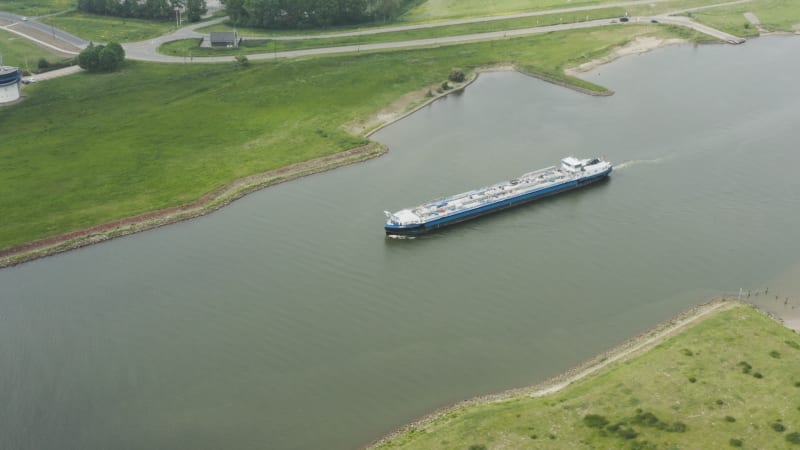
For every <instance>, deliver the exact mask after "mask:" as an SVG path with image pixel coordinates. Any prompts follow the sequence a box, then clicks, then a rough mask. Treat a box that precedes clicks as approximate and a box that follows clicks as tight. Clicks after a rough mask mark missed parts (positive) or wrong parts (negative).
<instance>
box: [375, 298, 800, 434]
mask: <svg viewBox="0 0 800 450" xmlns="http://www.w3.org/2000/svg"><path fill="white" fill-rule="evenodd" d="M798 392H800V337H798V335H797V333H795V332H793V331H791V330H789V329H787V328H785V327H783V326H782V325H780V324H778V323H776V322H774V321H773V320H771V319H769V318H767V317H765V316H764V315H763V314H761V313H760V312H758V311H756V310H754V309H752V308H750V307H747V306H739V307H736V308H733V309H728V310H724V311H721V312H719V313H715V314H714V315H712V316H711V317H709V318H707V319H706V320H704V321H702V322H701V323H699V324H697V325H694V326H692V327H691V328H690V329H688V330H686V331H684V332H682V333H680V334H678V335H676V336H674V337H671V338H669V339H667V340H666V341H665V342H663V343H661V344H659V345H657V346H656V347H655V348H654V349H652V350H650V351H648V352H647V353H644V354H642V355H640V356H636V357H633V358H632V359H629V360H627V361H625V362H623V363H616V364H612V365H611V366H609V367H607V368H605V369H603V370H602V371H600V372H599V373H597V374H595V375H591V376H590V377H588V378H586V379H584V380H582V381H579V382H576V383H574V384H573V385H570V386H569V387H567V388H565V389H563V390H562V391H559V392H557V393H554V394H550V395H548V396H543V397H538V398H530V397H528V396H520V397H518V398H515V399H512V400H509V401H504V402H499V403H492V404H483V405H477V406H470V407H466V408H462V409H458V410H454V411H451V412H449V413H448V414H445V415H444V416H442V417H440V418H438V419H436V420H435V421H432V422H430V423H428V424H426V425H421V426H418V427H417V428H415V429H413V430H411V431H409V432H407V433H405V434H403V435H400V436H398V437H396V438H395V439H393V440H392V441H391V442H388V443H386V444H384V445H383V446H382V447H381V448H404V449H416V448H419V449H467V448H476V449H477V448H486V449H491V448H520V449H521V448H543V449H544V448H546V449H561V448H563V449H575V448H614V449H628V448H630V449H655V448H731V447H739V446H741V447H744V448H798V447H800V400H798ZM794 441H796V443H795V442H794Z"/></svg>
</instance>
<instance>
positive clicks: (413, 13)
mask: <svg viewBox="0 0 800 450" xmlns="http://www.w3.org/2000/svg"><path fill="white" fill-rule="evenodd" d="M604 3H614V1H613V0H575V1H571V2H566V1H564V0H495V1H491V2H487V1H485V0H427V1H425V2H420V4H419V5H418V6H416V7H414V8H411V9H410V10H409V11H408V12H406V13H405V14H404V15H403V16H402V18H401V20H403V21H407V22H431V21H437V20H446V19H457V18H463V17H482V16H499V15H503V14H512V13H518V12H528V11H540V10H545V9H556V8H558V9H560V8H574V7H578V6H589V5H602V4H604Z"/></svg>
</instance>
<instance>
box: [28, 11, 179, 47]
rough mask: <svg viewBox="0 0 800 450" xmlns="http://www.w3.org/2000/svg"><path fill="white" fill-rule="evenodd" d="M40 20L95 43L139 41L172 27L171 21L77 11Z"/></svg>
mask: <svg viewBox="0 0 800 450" xmlns="http://www.w3.org/2000/svg"><path fill="white" fill-rule="evenodd" d="M41 22H43V23H46V24H48V25H52V26H54V27H56V28H60V29H62V30H64V31H67V32H69V33H72V34H74V35H75V36H80V37H82V38H83V39H86V40H87V41H93V42H95V43H98V42H105V43H108V42H135V41H142V40H145V39H150V38H154V37H158V36H161V35H162V34H164V33H166V32H168V31H170V30H174V29H175V22H174V21H167V22H159V21H155V20H142V19H131V18H124V17H112V16H100V15H96V14H86V13H82V12H78V11H73V12H69V13H66V14H59V15H57V16H51V17H46V18H43V19H41Z"/></svg>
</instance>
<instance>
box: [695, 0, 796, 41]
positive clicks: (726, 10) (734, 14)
mask: <svg viewBox="0 0 800 450" xmlns="http://www.w3.org/2000/svg"><path fill="white" fill-rule="evenodd" d="M746 12H752V13H754V14H755V15H756V16H757V17H758V19H759V21H760V22H761V28H762V29H764V30H766V31H784V32H798V31H800V2H797V1H796V0H752V1H751V2H747V3H742V4H738V5H732V6H722V7H719V8H712V9H705V10H702V11H695V12H692V13H691V17H692V19H694V20H696V21H698V22H700V23H703V24H706V25H709V26H711V27H714V28H717V29H720V30H722V31H725V32H727V33H731V34H734V35H736V36H743V37H750V36H758V34H759V31H758V27H757V26H756V25H753V24H751V23H750V22H749V21H748V20H747V19H746V18H745V17H744V13H746ZM687 15H688V14H687Z"/></svg>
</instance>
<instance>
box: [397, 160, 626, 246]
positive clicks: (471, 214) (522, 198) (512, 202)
mask: <svg viewBox="0 0 800 450" xmlns="http://www.w3.org/2000/svg"><path fill="white" fill-rule="evenodd" d="M611 170H612V169H611V168H609V169H608V170H606V171H604V172H600V173H598V174H597V175H593V176H591V177H586V178H581V179H579V180H572V181H568V182H566V183H562V184H558V185H555V186H550V187H547V188H544V189H539V190H536V191H533V192H527V193H525V194H522V195H519V196H517V197H512V198H505V199H502V200H500V201H497V202H495V203H489V204H486V205H483V206H480V207H478V208H474V209H469V210H466V211H461V212H458V213H455V214H452V215H449V216H445V217H441V218H439V219H436V220H432V221H430V222H425V223H422V224H413V225H389V224H387V225H385V226H384V229H385V230H386V233H387V234H422V233H426V232H428V231H431V230H434V229H437V228H442V227H445V226H447V225H452V224H455V223H458V222H463V221H465V220H469V219H473V218H475V217H478V216H482V215H485V214H489V213H492V212H495V211H499V210H502V209H506V208H510V207H512V206H517V205H520V204H522V203H527V202H530V201H533V200H536V199H539V198H542V197H548V196H550V195H553V194H557V193H559V192H563V191H568V190H571V189H575V188H577V187H581V186H584V185H587V184H589V183H593V182H595V181H598V180H600V179H601V178H604V177H607V176H608V175H609V174H610V173H611Z"/></svg>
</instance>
